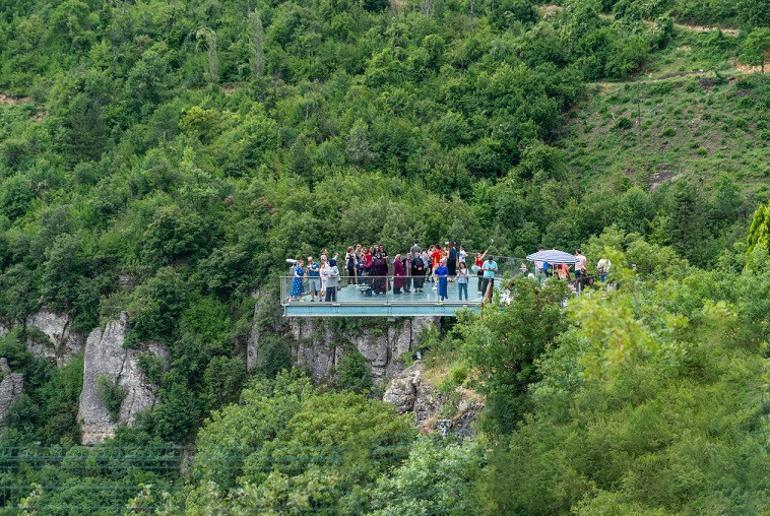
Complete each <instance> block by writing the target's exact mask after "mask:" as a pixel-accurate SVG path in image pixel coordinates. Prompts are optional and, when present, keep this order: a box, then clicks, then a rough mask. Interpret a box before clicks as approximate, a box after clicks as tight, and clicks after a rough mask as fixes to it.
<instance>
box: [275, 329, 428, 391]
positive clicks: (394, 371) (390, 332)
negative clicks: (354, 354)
mask: <svg viewBox="0 0 770 516" xmlns="http://www.w3.org/2000/svg"><path fill="white" fill-rule="evenodd" d="M435 324H438V322H437V320H436V318H433V317H413V318H403V319H397V320H396V321H393V322H389V323H388V324H386V325H383V326H380V327H376V328H366V327H364V328H356V329H355V330H344V329H343V330H338V329H336V328H334V325H333V323H331V322H330V321H328V320H321V319H315V318H295V319H290V320H289V321H288V323H287V326H288V334H289V335H290V336H291V337H292V338H293V340H294V345H293V346H292V350H291V351H292V359H293V361H294V364H295V365H297V366H299V367H306V368H307V369H308V370H309V371H310V374H311V376H312V377H313V378H314V379H317V380H323V379H328V378H331V377H332V376H333V375H334V369H335V367H336V366H338V365H339V363H340V360H341V358H342V357H343V356H344V354H345V352H346V350H348V349H350V347H351V346H352V347H355V348H356V349H357V350H358V351H359V353H361V355H362V356H363V357H364V359H365V360H366V362H367V364H368V365H369V368H370V370H371V372H372V378H373V379H374V380H375V381H383V380H386V379H389V378H393V377H395V376H396V375H398V373H400V372H401V370H402V369H403V367H404V366H403V365H402V361H401V357H402V356H403V355H405V354H408V353H410V352H412V351H413V350H414V349H415V345H416V344H417V338H418V336H419V335H420V333H421V332H422V330H423V329H425V328H428V327H430V326H432V325H435Z"/></svg>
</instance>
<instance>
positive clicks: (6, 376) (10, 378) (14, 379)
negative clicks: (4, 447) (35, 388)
mask: <svg viewBox="0 0 770 516" xmlns="http://www.w3.org/2000/svg"><path fill="white" fill-rule="evenodd" d="M0 377H2V380H0V425H1V424H3V422H4V421H5V418H6V417H7V416H8V411H9V410H10V408H11V406H12V405H13V404H14V402H15V401H16V400H17V399H19V396H21V393H22V391H23V390H24V375H22V374H21V373H14V372H12V371H11V368H10V367H8V361H7V360H6V359H5V357H0Z"/></svg>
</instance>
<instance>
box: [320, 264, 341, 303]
mask: <svg viewBox="0 0 770 516" xmlns="http://www.w3.org/2000/svg"><path fill="white" fill-rule="evenodd" d="M339 279H340V270H339V269H338V268H337V260H335V259H334V258H332V259H331V260H329V267H328V268H327V270H326V297H325V298H324V299H325V301H326V302H327V303H336V302H337V285H338V283H339Z"/></svg>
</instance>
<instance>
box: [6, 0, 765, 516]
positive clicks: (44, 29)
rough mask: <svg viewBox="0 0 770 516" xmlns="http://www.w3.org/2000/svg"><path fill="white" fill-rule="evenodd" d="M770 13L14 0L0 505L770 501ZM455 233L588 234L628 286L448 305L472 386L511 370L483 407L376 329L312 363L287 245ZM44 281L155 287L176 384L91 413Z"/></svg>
mask: <svg viewBox="0 0 770 516" xmlns="http://www.w3.org/2000/svg"><path fill="white" fill-rule="evenodd" d="M685 24H690V25H695V24H698V25H714V26H718V27H721V28H722V29H723V30H720V29H718V28H714V29H713V30H712V29H710V28H708V27H702V26H698V27H692V26H688V25H685ZM768 27H770V4H768V2H767V1H756V0H740V1H727V0H710V1H709V2H700V1H695V0H621V1H618V2H616V1H612V0H603V1H600V0H568V1H565V2H563V3H562V4H559V5H555V4H553V5H552V4H548V5H544V4H541V3H538V2H531V1H529V0H502V1H499V0H494V1H493V0H420V1H417V0H414V1H411V0H407V1H397V0H393V1H391V2H386V1H382V0H307V1H281V0H273V1H269V2H268V1H263V0H248V1H247V0H234V1H230V2H223V1H216V0H187V1H182V0H176V1H174V0H166V1H161V0H148V1H136V2H106V1H102V0H64V1H58V0H57V1H54V0H30V1H27V2H18V1H15V0H0V323H2V324H0V327H2V328H3V330H4V331H3V333H4V335H3V336H2V337H0V357H4V358H5V359H6V362H7V366H8V367H7V368H0V371H2V372H0V380H5V379H8V380H9V381H10V380H11V379H12V378H18V376H17V377H14V376H13V375H22V376H23V384H24V388H23V394H22V395H21V396H19V397H18V399H16V401H15V403H13V405H11V406H10V407H9V410H8V413H7V416H6V417H5V420H4V421H3V422H1V423H0V424H2V425H3V426H2V428H1V429H0V505H2V506H3V507H5V508H8V509H9V510H10V511H13V510H15V509H19V508H23V509H24V510H26V511H28V512H29V513H31V514H37V513H39V514H82V513H89V512H90V513H95V514H116V513H129V514H154V513H168V514H175V513H179V512H187V513H189V514H219V513H233V514H241V513H242V514H254V513H265V514H286V513H290V514H305V513H314V512H320V513H325V514H330V513H338V514H354V513H372V514H380V515H386V514H425V515H427V514H461V513H469V512H470V513H476V512H478V513H486V514H554V513H559V514H561V513H570V512H574V513H580V514H596V513H602V514H629V513H631V514H661V515H662V514H679V513H683V514H701V513H706V514H725V513H730V514H761V513H763V512H765V511H766V510H767V509H766V508H767V507H768V506H770V481H768V479H769V478H770V470H768V464H770V461H769V460H770V457H768V442H770V439H769V438H768V437H769V434H768V430H769V427H768V424H769V422H768V391H767V385H768V372H767V365H768V364H767V357H768V349H767V342H768V339H770V316H769V315H768V310H767V303H768V301H767V298H768V292H769V290H770V283H768V281H770V275H768V273H769V272H770V257H768V246H767V242H768V240H769V238H768V237H767V234H768V230H767V226H768V224H767V221H766V220H765V219H764V218H763V217H765V215H766V212H767V209H762V210H760V211H759V212H758V215H757V217H756V219H755V220H754V224H753V225H751V230H750V223H751V222H752V218H751V214H752V213H753V212H754V210H755V209H756V208H757V206H758V205H759V204H762V203H765V202H766V201H767V198H768V191H769V190H768V187H767V178H768V174H770V151H768V147H770V117H769V115H768V113H770V79H768V77H767V76H766V75H765V74H764V73H762V70H763V65H764V63H765V62H766V61H770V57H768V51H770V28H768ZM747 237H748V238H747ZM445 239H452V240H456V241H459V242H462V243H463V244H464V245H465V247H466V248H467V249H474V250H475V249H481V250H483V249H485V248H487V247H490V248H491V252H493V253H495V254H498V255H506V256H516V257H521V256H524V255H526V254H528V253H530V252H532V251H534V250H535V249H537V248H538V246H541V245H542V246H545V247H547V248H551V247H556V248H564V249H567V250H570V251H572V250H574V249H575V247H577V246H582V247H583V248H584V250H585V251H586V253H587V255H588V256H589V257H590V259H591V260H592V263H591V267H592V268H593V267H594V265H595V262H596V260H598V258H599V257H602V256H606V257H611V258H612V262H613V264H614V270H613V282H614V283H615V284H616V285H617V287H618V288H617V289H614V290H611V291H610V290H604V289H596V290H593V291H589V292H586V293H585V294H584V295H583V296H581V297H580V298H574V299H571V300H570V302H569V303H566V306H565V304H564V303H562V301H563V299H564V298H565V296H566V295H567V293H566V290H565V288H564V285H561V284H560V283H558V282H556V281H554V282H550V281H549V282H546V283H545V284H544V285H542V286H541V285H540V284H539V283H536V282H530V281H527V280H517V281H516V282H514V283H513V284H512V286H511V289H512V292H513V293H514V295H513V298H514V300H513V302H512V303H511V304H510V305H494V306H489V307H485V309H484V312H483V314H482V315H481V316H471V315H467V316H463V317H460V318H459V319H458V320H457V321H456V322H453V321H446V324H445V325H444V326H442V328H443V329H442V331H441V332H437V331H433V332H427V334H426V335H424V336H422V337H421V338H422V339H423V341H424V342H423V343H422V344H421V346H422V347H421V349H422V350H423V351H424V352H425V360H424V364H425V367H426V368H427V369H428V371H427V372H426V378H428V379H430V380H431V381H432V382H433V383H434V384H435V387H436V389H437V390H438V391H439V392H440V393H442V396H443V397H444V398H445V399H447V400H448V403H447V407H446V409H445V410H446V411H447V413H450V412H451V411H452V410H453V409H454V408H456V407H455V406H453V405H452V404H453V403H454V405H457V404H458V403H459V400H458V399H456V397H455V396H454V393H456V392H458V389H463V390H465V391H468V392H472V393H473V394H474V396H478V397H480V398H483V399H484V402H485V407H486V408H485V409H484V412H483V413H482V414H480V415H479V417H478V418H477V421H476V422H475V423H474V425H475V426H474V428H475V431H474V436H473V437H470V438H466V439H463V440H458V439H455V438H453V437H450V438H447V439H440V438H439V437H438V436H436V435H434V434H429V435H418V431H417V430H416V429H415V428H414V427H413V425H412V422H411V421H410V420H409V418H408V417H406V416H399V415H398V414H397V413H396V410H395V409H394V407H393V406H391V405H388V404H384V403H382V402H380V401H379V399H380V398H382V391H383V389H384V386H383V385H381V384H378V383H376V382H375V383H372V381H371V379H370V378H369V375H368V373H369V372H368V371H367V370H366V367H365V366H362V365H361V363H360V361H357V358H356V355H355V354H351V355H350V358H349V359H346V360H345V361H343V362H342V366H341V367H340V370H339V371H338V372H337V374H336V376H335V380H334V381H331V382H326V383H323V384H318V383H313V382H311V380H310V379H309V378H308V376H307V375H306V374H304V373H303V371H301V370H300V368H293V367H292V364H291V354H290V353H289V351H288V349H289V346H290V343H289V342H288V340H287V337H286V336H285V335H284V334H282V333H281V332H278V331H276V330H275V328H276V323H275V318H276V316H275V310H273V311H272V312H271V311H270V309H269V307H270V306H274V305H275V304H276V302H277V277H278V275H279V274H282V273H285V269H286V261H285V260H286V259H287V258H297V257H300V256H307V255H310V254H313V255H317V254H318V253H320V251H321V249H324V248H328V249H330V250H332V251H343V252H344V248H345V247H346V246H347V245H350V244H353V243H357V242H363V243H373V244H374V243H380V244H383V245H384V246H385V247H386V248H387V249H391V250H402V249H408V248H409V246H410V245H411V244H412V243H413V242H414V241H418V242H422V243H425V244H427V243H433V242H441V243H443V242H444V240H445ZM264 300H268V301H267V302H265V301H264ZM260 302H263V305H264V306H268V309H262V308H260V310H257V314H256V315H255V309H254V308H255V303H260ZM271 303H272V305H271ZM41 311H50V312H51V313H56V314H64V315H63V316H66V317H67V321H68V323H67V325H66V329H67V332H72V333H78V334H82V335H84V336H85V335H88V334H89V332H91V331H92V330H93V329H94V328H104V327H106V325H107V324H108V323H110V322H111V321H116V320H122V319H120V318H121V314H126V315H125V316H124V317H125V318H126V319H125V320H126V321H127V323H126V325H125V328H126V333H125V339H124V340H121V342H122V346H124V347H125V349H126V350H128V351H126V354H127V355H126V356H128V353H129V352H130V353H131V356H136V362H137V363H138V367H139V368H140V369H141V370H142V372H143V375H144V376H145V377H146V378H148V379H149V380H151V383H152V386H153V387H152V389H153V396H154V397H153V399H155V395H156V397H157V402H156V403H153V404H152V407H151V408H150V409H149V410H146V411H144V412H142V413H141V414H139V415H138V416H137V417H136V419H135V420H134V419H133V417H132V419H131V422H132V425H131V427H130V428H128V427H121V428H119V429H118V431H117V435H116V436H115V437H114V438H113V439H109V440H107V441H106V442H105V443H103V444H100V445H95V446H81V445H80V439H81V434H80V431H79V428H78V420H77V414H78V403H79V400H78V397H79V395H80V393H81V389H82V386H83V382H84V365H83V364H84V360H83V358H82V357H81V356H75V357H74V358H72V359H71V360H70V359H68V360H66V361H63V360H59V359H60V358H61V357H59V356H57V357H55V358H56V359H57V360H53V361H52V360H49V359H46V358H44V357H42V356H40V355H39V354H37V353H35V351H34V349H33V347H32V346H31V345H30V343H31V342H37V341H39V340H41V339H43V340H45V336H42V337H41V335H40V333H41V332H40V330H39V329H38V328H37V327H35V325H33V324H30V323H29V321H30V317H33V316H34V315H35V314H39V313H41ZM387 324H389V323H388V321H376V322H373V323H361V322H358V321H342V322H340V323H339V325H340V326H344V328H345V329H346V331H348V332H355V331H358V330H359V329H361V328H363V327H365V326H367V325H369V326H373V327H374V330H372V331H381V328H382V327H383V326H386V325H387ZM255 328H256V329H257V330H258V331H259V332H260V334H261V335H262V336H263V339H262V341H263V346H264V349H262V350H261V355H260V357H261V358H260V360H259V361H258V364H257V366H256V368H255V369H254V370H252V371H248V372H247V367H246V359H245V356H246V346H247V340H248V339H249V338H250V332H252V333H253V332H254V331H257V330H255ZM122 338H123V336H121V339H122ZM147 343H153V345H155V344H157V345H158V346H162V347H163V348H164V349H167V351H168V353H167V355H168V356H167V357H165V361H162V360H159V359H158V357H157V356H155V355H153V354H151V353H148V352H146V344H147ZM405 360H407V361H409V360H411V358H410V357H405ZM14 381H15V380H14ZM99 392H100V394H99V395H100V397H101V401H102V402H103V404H104V406H105V407H106V409H107V410H108V411H109V412H110V415H111V417H113V419H116V418H117V416H118V413H119V412H120V410H121V402H122V400H123V397H124V396H125V393H124V392H121V389H120V387H119V386H118V385H115V384H111V383H109V382H106V383H105V382H102V383H101V384H100V391H99ZM0 401H2V400H0Z"/></svg>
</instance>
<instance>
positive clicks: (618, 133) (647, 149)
mask: <svg viewBox="0 0 770 516" xmlns="http://www.w3.org/2000/svg"><path fill="white" fill-rule="evenodd" d="M735 56H736V42H735V39H734V38H733V37H732V36H729V35H723V36H720V35H719V34H718V33H717V32H715V31H712V32H701V31H695V30H685V29H683V28H681V27H680V28H679V29H678V30H677V36H676V38H675V40H674V41H673V42H672V43H671V44H670V45H669V47H668V48H667V49H666V50H664V51H662V52H659V53H656V54H655V55H654V59H653V60H652V61H651V62H650V63H648V64H647V66H646V67H645V69H644V70H642V71H641V72H640V73H639V74H638V75H637V76H636V77H635V78H634V79H633V80H631V81H629V82H625V83H600V84H595V85H593V86H592V88H591V92H590V94H589V96H588V98H587V99H586V100H585V101H584V102H583V104H582V105H580V106H579V107H578V108H577V109H575V110H574V111H573V113H572V122H571V123H570V124H569V125H568V126H567V127H566V129H565V133H564V138H563V139H562V142H563V143H562V145H563V147H564V149H565V151H566V153H567V156H568V160H569V162H570V164H571V166H572V168H573V169H574V170H576V171H585V172H584V173H586V179H587V180H595V179H597V178H598V177H601V176H606V175H608V174H610V175H616V174H622V175H625V176H627V177H630V178H632V179H633V180H635V181H638V182H639V183H641V184H643V185H645V186H646V187H650V188H655V187H656V186H657V185H659V184H661V183H662V182H664V181H669V180H671V179H672V178H674V177H683V176H691V177H695V178H698V179H699V180H702V181H705V182H708V181H709V180H711V179H713V178H715V177H718V176H719V175H720V174H721V173H726V174H728V175H730V176H732V177H733V178H734V179H735V180H736V181H737V182H738V183H739V184H741V185H742V186H743V187H744V188H745V189H746V190H747V192H751V193H756V194H757V195H759V196H767V194H768V191H770V188H768V177H770V77H767V76H764V77H763V76H760V75H759V74H757V73H753V72H754V71H753V70H747V69H746V68H744V67H741V66H740V65H738V64H737V63H736V58H735ZM637 97H638V98H637ZM638 114H640V115H641V116H640V117H639V118H640V119H641V130H639V124H638V120H637V119H638Z"/></svg>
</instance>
